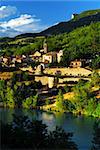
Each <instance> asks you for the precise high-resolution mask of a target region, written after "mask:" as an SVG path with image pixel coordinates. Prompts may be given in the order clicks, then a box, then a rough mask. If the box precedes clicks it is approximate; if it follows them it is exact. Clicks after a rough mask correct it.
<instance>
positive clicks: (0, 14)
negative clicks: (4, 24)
mask: <svg viewBox="0 0 100 150" xmlns="http://www.w3.org/2000/svg"><path fill="white" fill-rule="evenodd" d="M16 12H17V8H16V7H14V6H1V7H0V19H2V18H6V17H8V16H11V15H14V14H15V13H16Z"/></svg>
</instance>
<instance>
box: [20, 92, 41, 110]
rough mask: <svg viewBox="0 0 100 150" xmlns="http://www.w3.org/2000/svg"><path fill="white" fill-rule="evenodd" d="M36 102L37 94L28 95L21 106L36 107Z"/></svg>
mask: <svg viewBox="0 0 100 150" xmlns="http://www.w3.org/2000/svg"><path fill="white" fill-rule="evenodd" d="M37 104H38V95H35V96H33V97H32V96H30V97H28V98H26V99H25V100H24V101H23V103H22V106H23V108H34V107H36V106H37Z"/></svg>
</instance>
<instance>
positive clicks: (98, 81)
mask: <svg viewBox="0 0 100 150" xmlns="http://www.w3.org/2000/svg"><path fill="white" fill-rule="evenodd" d="M91 85H92V86H99V85H100V75H99V73H97V72H96V71H94V72H93V73H92V75H91Z"/></svg>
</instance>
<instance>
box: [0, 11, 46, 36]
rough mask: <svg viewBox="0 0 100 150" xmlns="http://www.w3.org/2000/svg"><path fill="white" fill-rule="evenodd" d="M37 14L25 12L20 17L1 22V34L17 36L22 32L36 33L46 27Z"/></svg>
mask: <svg viewBox="0 0 100 150" xmlns="http://www.w3.org/2000/svg"><path fill="white" fill-rule="evenodd" d="M45 28H46V26H43V25H41V20H40V19H37V18H36V16H31V15H28V14H23V15H21V16H20V17H18V18H15V19H11V20H9V21H5V22H1V23H0V36H10V37H13V36H16V35H18V34H21V33H28V32H31V33H35V32H39V31H41V30H43V29H45Z"/></svg>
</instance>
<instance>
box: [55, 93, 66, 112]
mask: <svg viewBox="0 0 100 150" xmlns="http://www.w3.org/2000/svg"><path fill="white" fill-rule="evenodd" d="M56 108H57V110H58V111H63V110H64V97H63V93H62V91H61V90H59V93H58V96H57V98H56Z"/></svg>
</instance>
